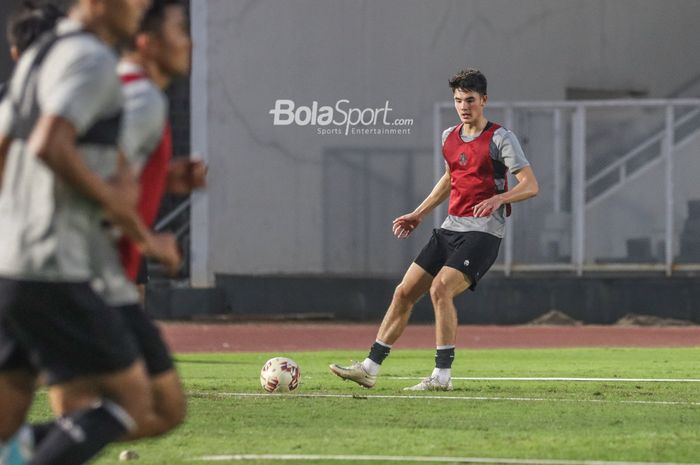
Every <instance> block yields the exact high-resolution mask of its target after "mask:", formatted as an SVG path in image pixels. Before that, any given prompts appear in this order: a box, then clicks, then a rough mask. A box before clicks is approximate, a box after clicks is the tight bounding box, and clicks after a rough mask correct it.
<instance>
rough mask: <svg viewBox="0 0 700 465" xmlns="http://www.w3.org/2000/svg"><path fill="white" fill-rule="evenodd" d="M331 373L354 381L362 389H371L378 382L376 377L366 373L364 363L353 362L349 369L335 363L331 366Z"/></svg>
mask: <svg viewBox="0 0 700 465" xmlns="http://www.w3.org/2000/svg"><path fill="white" fill-rule="evenodd" d="M329 368H330V369H331V372H332V373H333V374H334V375H336V376H339V377H340V378H343V379H345V380H348V379H349V380H350V381H354V382H356V383H357V384H359V385H360V386H362V387H366V388H371V387H372V386H374V383H376V382H377V377H376V375H370V374H369V373H367V371H365V368H364V367H363V366H362V363H360V362H356V361H354V360H353V361H352V364H351V365H350V366H349V367H341V366H340V365H337V364H335V363H333V364H331V365H329Z"/></svg>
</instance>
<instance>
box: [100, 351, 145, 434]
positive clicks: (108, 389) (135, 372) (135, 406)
mask: <svg viewBox="0 0 700 465" xmlns="http://www.w3.org/2000/svg"><path fill="white" fill-rule="evenodd" d="M100 388H101V391H102V392H103V393H104V395H105V397H107V398H108V399H110V400H112V401H113V402H115V403H116V404H118V405H119V406H120V407H121V408H123V409H124V410H125V411H126V413H128V414H129V415H130V416H131V417H132V418H133V420H134V421H135V422H136V423H137V424H141V423H145V422H147V421H148V418H149V416H150V415H152V414H153V401H152V396H151V391H150V388H149V381H148V377H147V375H146V370H145V368H144V366H143V362H141V361H139V362H135V363H134V364H132V365H131V366H129V367H128V368H126V369H124V370H122V371H120V372H117V373H113V374H110V375H106V376H104V377H103V378H102V379H101V380H100Z"/></svg>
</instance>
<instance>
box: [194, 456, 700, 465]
mask: <svg viewBox="0 0 700 465" xmlns="http://www.w3.org/2000/svg"><path fill="white" fill-rule="evenodd" d="M196 460H203V461H212V462H213V461H219V462H232V461H243V460H307V461H315V460H329V461H346V462H433V463H439V462H450V463H484V464H505V465H698V464H685V463H683V464H681V463H672V462H613V461H605V460H565V459H561V460H560V459H513V458H493V457H426V456H410V455H316V454H230V455H205V456H203V457H199V458H198V459H196Z"/></svg>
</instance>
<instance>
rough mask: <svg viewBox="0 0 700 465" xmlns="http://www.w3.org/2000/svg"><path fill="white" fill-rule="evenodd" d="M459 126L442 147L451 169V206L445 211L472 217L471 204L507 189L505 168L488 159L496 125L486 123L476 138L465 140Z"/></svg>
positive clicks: (507, 210) (507, 207) (507, 209)
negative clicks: (498, 185)
mask: <svg viewBox="0 0 700 465" xmlns="http://www.w3.org/2000/svg"><path fill="white" fill-rule="evenodd" d="M462 126H463V124H460V125H458V126H457V127H456V128H455V129H454V130H453V131H452V132H451V133H450V135H449V136H447V139H445V144H444V145H443V146H442V155H443V156H444V157H445V161H446V162H447V165H448V166H449V168H450V184H451V190H450V206H449V209H448V213H449V214H450V215H453V216H462V217H467V216H474V207H475V206H476V205H477V204H478V203H479V202H482V201H484V200H486V199H489V198H491V197H493V196H494V195H496V194H500V193H503V192H505V191H507V190H508V178H507V177H506V172H507V168H506V165H504V164H503V163H502V162H500V161H498V160H495V159H493V158H491V141H492V139H493V134H494V132H496V130H497V129H498V128H500V127H501V126H499V125H498V124H495V123H491V122H488V123H487V124H486V127H485V128H484V130H483V131H482V132H481V134H479V135H478V136H477V137H476V138H475V139H473V140H471V141H469V142H465V141H464V140H462V137H461V131H462ZM497 180H503V181H504V182H505V184H504V186H505V187H504V189H498V187H497V185H496V181H497ZM508 215H510V205H509V204H507V205H506V216H508Z"/></svg>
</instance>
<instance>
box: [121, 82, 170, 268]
mask: <svg viewBox="0 0 700 465" xmlns="http://www.w3.org/2000/svg"><path fill="white" fill-rule="evenodd" d="M140 79H148V78H147V77H146V76H145V75H144V74H140V73H134V74H126V75H123V76H121V80H122V84H127V83H129V82H133V81H136V80H140ZM172 153H173V139H172V130H171V128H170V123H166V124H165V128H164V129H163V135H162V137H161V140H160V142H159V144H158V146H157V147H156V148H155V150H153V152H152V153H151V154H150V156H149V157H148V161H147V162H146V164H145V165H144V166H143V170H142V171H141V175H140V176H139V187H140V193H139V200H138V207H137V209H138V213H139V216H140V217H141V219H142V220H143V221H144V223H145V224H146V226H148V227H149V228H151V227H152V226H153V223H154V222H155V220H156V216H157V215H158V209H159V208H160V202H161V199H162V198H163V194H164V193H165V188H166V182H167V178H168V165H169V164H170V159H171V158H172ZM119 254H120V256H121V261H122V265H123V266H124V270H125V271H126V274H127V276H128V277H129V279H131V280H132V281H135V280H136V276H137V275H138V272H139V266H140V265H141V251H140V250H139V249H138V248H137V247H136V244H134V243H133V242H132V241H131V240H130V239H127V238H122V239H121V241H120V243H119Z"/></svg>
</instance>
